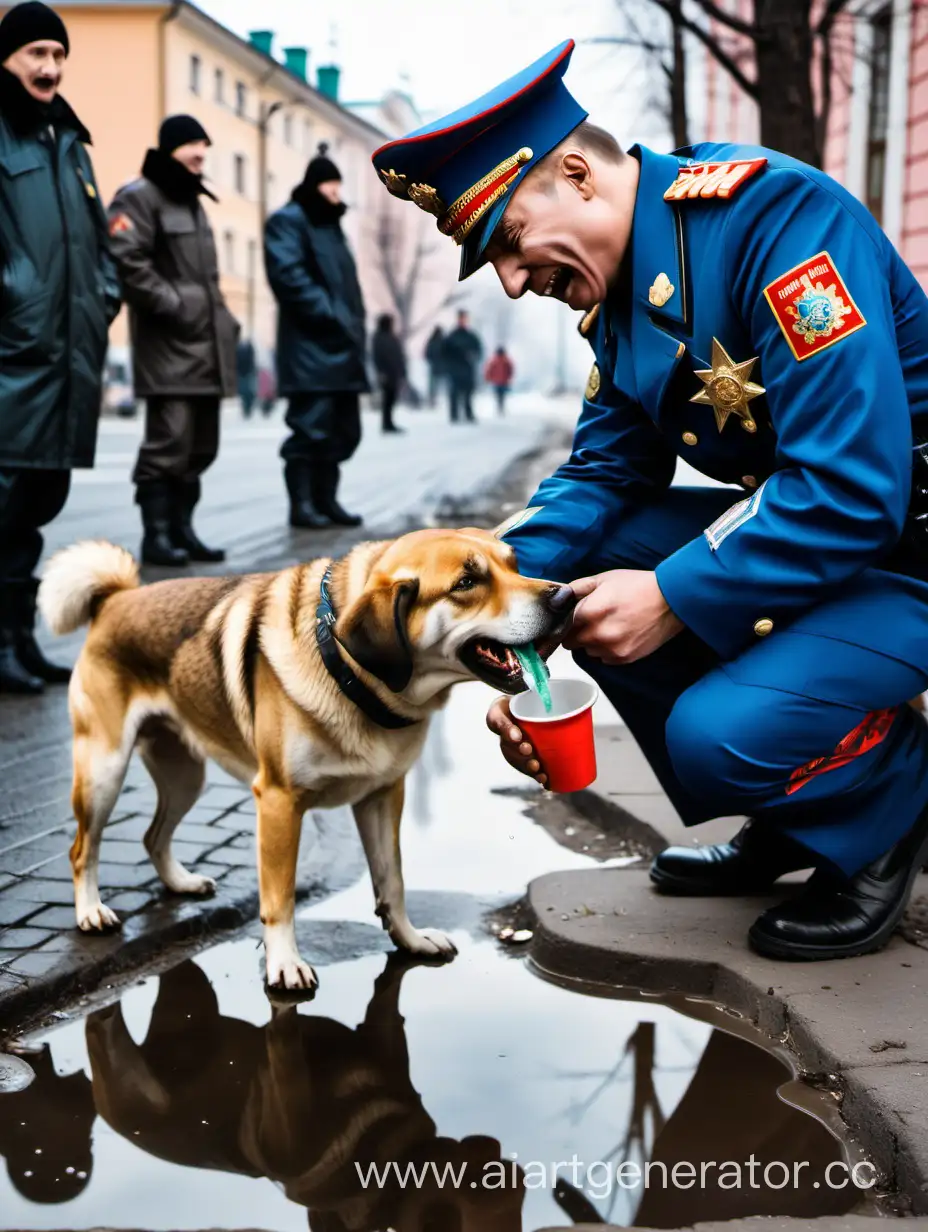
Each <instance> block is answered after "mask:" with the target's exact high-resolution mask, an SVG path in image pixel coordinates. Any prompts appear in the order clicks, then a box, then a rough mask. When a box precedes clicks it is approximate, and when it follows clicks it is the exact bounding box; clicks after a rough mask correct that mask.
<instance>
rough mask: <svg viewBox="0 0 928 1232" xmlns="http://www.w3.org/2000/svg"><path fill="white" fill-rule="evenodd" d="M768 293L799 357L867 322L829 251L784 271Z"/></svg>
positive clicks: (765, 288)
mask: <svg viewBox="0 0 928 1232" xmlns="http://www.w3.org/2000/svg"><path fill="white" fill-rule="evenodd" d="M764 295H765V297H766V299H767V303H768V304H769V305H770V307H771V308H772V309H773V315H774V316H775V317H776V319H777V322H778V324H779V326H780V329H781V330H782V331H783V336H784V337H785V339H786V341H787V342H788V343H789V347H790V350H791V351H792V352H793V354H794V355H795V356H796V358H797V359H798V360H803V359H808V358H809V356H810V355H814V354H815V352H816V351H823V350H824V349H825V348H826V347H829V346H831V345H832V344H833V343H835V342H840V341H841V339H842V338H849V337H850V335H851V334H853V333H856V331H857V330H858V329H862V328H863V327H864V326H865V325H866V324H867V322H866V320H865V319H864V316H863V314H862V313H861V311H860V309H859V308H858V307H857V305H856V304H855V303H854V301H853V299H852V298H851V295H850V292H849V291H848V289H847V287H846V286H845V285H844V281H843V279H842V278H841V275H840V274H839V273H838V271H837V270H836V269H835V266H834V262H833V261H832V259H831V257H830V256H829V255H828V253H827V252H820V253H818V254H817V255H816V256H814V257H812V258H811V259H810V260H808V261H803V263H802V264H801V265H796V266H794V267H793V268H792V269H791V270H787V272H786V273H785V274H781V275H780V277H779V278H777V279H776V280H775V281H774V282H771V283H770V284H769V286H766V287H764Z"/></svg>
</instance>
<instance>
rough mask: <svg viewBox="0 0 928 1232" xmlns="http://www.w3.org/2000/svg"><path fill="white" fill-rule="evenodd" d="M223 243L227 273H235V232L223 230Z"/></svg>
mask: <svg viewBox="0 0 928 1232" xmlns="http://www.w3.org/2000/svg"><path fill="white" fill-rule="evenodd" d="M222 239H223V244H224V247H225V267H226V273H227V274H234V273H235V232H234V231H225V232H223V236H222Z"/></svg>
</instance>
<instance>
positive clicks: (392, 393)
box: [371, 313, 406, 432]
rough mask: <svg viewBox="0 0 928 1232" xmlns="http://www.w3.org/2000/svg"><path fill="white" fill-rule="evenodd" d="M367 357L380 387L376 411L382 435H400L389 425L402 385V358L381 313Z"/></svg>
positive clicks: (389, 322) (400, 348) (387, 318)
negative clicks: (390, 433) (378, 410)
mask: <svg viewBox="0 0 928 1232" xmlns="http://www.w3.org/2000/svg"><path fill="white" fill-rule="evenodd" d="M371 358H372V359H373V361H374V369H375V371H376V373H377V383H378V384H379V386H380V411H381V417H382V429H383V431H384V432H402V431H403V429H402V428H398V427H397V426H396V424H395V423H394V422H393V408H394V406H395V405H396V399H397V397H398V395H399V392H400V390H401V389H402V388H403V385H404V384H405V382H406V356H405V354H404V353H403V344H402V342H400V340H399V338H398V337H397V336H396V333H395V331H394V329H393V318H392V317H391V316H390V315H389V314H388V313H384V315H383V316H381V317H378V319H377V329H376V330H375V331H374V337H373V339H372V341H371Z"/></svg>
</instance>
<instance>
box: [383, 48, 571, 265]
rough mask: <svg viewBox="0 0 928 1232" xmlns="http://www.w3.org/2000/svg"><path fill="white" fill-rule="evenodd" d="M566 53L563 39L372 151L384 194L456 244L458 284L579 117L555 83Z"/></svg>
mask: <svg viewBox="0 0 928 1232" xmlns="http://www.w3.org/2000/svg"><path fill="white" fill-rule="evenodd" d="M573 50H574V41H573V39H568V40H567V41H566V42H565V43H561V44H560V46H558V47H555V48H554V49H553V50H552V51H549V52H548V54H547V55H545V56H542V57H541V59H540V60H536V61H535V63H534V64H530V65H529V66H528V68H525V69H523V70H522V72H521V73H517V74H516V75H515V76H514V77H510V78H509V80H508V81H504V82H503V83H502V85H499V86H497V87H496V89H495V90H491V91H490V92H489V93H488V94H484V95H483V96H482V97H481V98H478V99H477V100H476V101H475V102H473V103H469V104H468V105H467V106H466V107H461V108H460V109H459V110H458V111H453V112H451V114H450V115H446V116H443V117H442V119H440V120H436V121H435V122H434V123H433V124H427V125H426V126H425V127H424V128H419V129H416V131H415V132H413V133H409V134H408V135H407V136H405V137H401V138H400V139H399V140H397V141H388V142H387V144H386V145H383V146H381V147H380V149H379V150H375V151H374V155H373V159H372V161H373V164H374V167H375V168H376V170H377V172H378V173H379V175H380V178H381V180H382V181H383V182H384V184H385V185H386V187H387V189H388V191H389V192H390V193H392V194H393V196H396V197H402V198H403V199H404V200H409V201H413V202H415V204H416V205H418V206H419V207H420V208H421V209H424V210H427V211H428V212H429V213H431V214H434V215H435V216H436V218H437V219H438V228H439V230H440V231H442V232H443V233H444V234H445V235H448V236H451V237H452V238H453V239H454V241H455V243H457V244H460V245H461V270H460V274H459V278H460V279H461V280H463V279H465V278H468V277H470V275H471V274H473V273H474V271H475V270H478V269H479V268H480V266H481V265H483V264H484V260H485V258H484V250H485V249H486V246H487V244H488V243H489V240H490V236H491V235H492V234H493V231H494V229H495V228H496V224H497V223H498V222H499V220H500V219H501V218H502V216H503V212H504V210H505V209H506V206H507V205H508V204H509V202H510V201H511V199H512V194H513V193H514V192H515V190H516V188H517V187H518V186H519V184H521V182H522V181H523V179H524V178H525V175H526V173H527V172H528V171H530V170H531V168H532V167H533V166H535V164H536V163H538V162H539V161H540V160H541V159H542V158H544V157H545V155H546V154H550V152H551V151H552V150H553V149H554V147H555V146H556V145H558V144H559V143H560V142H561V141H563V140H564V138H565V137H566V136H567V135H568V133H570V132H572V131H573V129H575V128H576V127H577V125H578V124H580V123H581V122H582V121H583V120H585V119H586V117H587V112H586V111H584V110H583V108H582V107H581V106H580V104H579V103H578V102H577V101H576V99H575V98H574V97H573V96H572V95H571V93H570V92H569V90H568V89H567V87H566V86H565V85H564V82H563V77H564V73H565V72H566V71H567V65H568V64H569V63H570V57H571V55H572V54H573Z"/></svg>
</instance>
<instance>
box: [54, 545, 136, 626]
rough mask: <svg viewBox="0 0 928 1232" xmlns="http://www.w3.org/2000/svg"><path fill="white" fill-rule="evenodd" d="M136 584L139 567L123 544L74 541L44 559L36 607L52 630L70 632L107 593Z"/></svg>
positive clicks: (84, 621)
mask: <svg viewBox="0 0 928 1232" xmlns="http://www.w3.org/2000/svg"><path fill="white" fill-rule="evenodd" d="M138 584H139V567H138V565H137V564H136V562H135V560H134V558H133V557H132V555H131V553H129V552H127V551H126V550H125V548H118V547H116V545H115V544H114V543H106V542H104V541H103V540H95V541H87V542H84V543H75V544H74V546H73V547H70V548H65V549H64V550H63V551H61V552H57V553H56V554H55V555H54V556H53V557H52V558H51V560H50V561H49V562H48V565H47V566H46V569H45V573H44V575H43V577H42V584H41V585H40V586H39V595H38V605H39V611H40V612H41V613H42V616H43V618H44V620H45V622H46V624H47V625H48V627H49V628H50V629H51V631H52V632H53V633H73V632H74V630H75V629H79V628H80V627H81V625H86V624H88V623H89V622H90V621H91V620H92V619H93V617H94V616H95V614H96V611H97V609H98V608H99V606H100V604H101V603H102V602H103V601H104V600H105V599H108V598H109V596H110V595H114V594H116V592H117V591H119V590H134V589H135V587H136V586H138Z"/></svg>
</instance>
